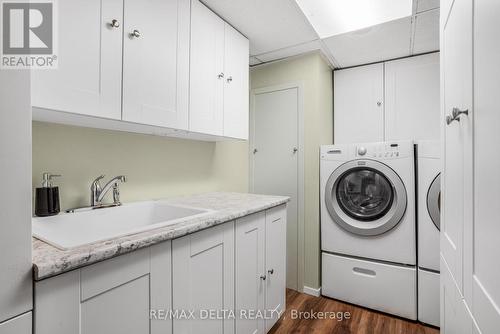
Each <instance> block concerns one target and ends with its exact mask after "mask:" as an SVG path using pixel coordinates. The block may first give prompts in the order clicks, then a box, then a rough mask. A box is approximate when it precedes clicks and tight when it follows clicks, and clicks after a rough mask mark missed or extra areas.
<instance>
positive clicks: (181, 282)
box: [0, 205, 286, 334]
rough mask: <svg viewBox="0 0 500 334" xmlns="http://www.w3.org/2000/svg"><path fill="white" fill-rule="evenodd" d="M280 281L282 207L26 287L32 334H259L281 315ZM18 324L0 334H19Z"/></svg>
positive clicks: (21, 333)
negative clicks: (30, 296)
mask: <svg viewBox="0 0 500 334" xmlns="http://www.w3.org/2000/svg"><path fill="white" fill-rule="evenodd" d="M285 281H286V206H285V205H281V206H279V207H275V208H272V209H268V210H266V211H262V212H258V213H255V214H253V215H250V216H247V217H243V218H241V219H238V220H237V221H236V223H235V222H234V221H232V222H227V223H224V224H221V225H218V226H215V227H212V228H209V229H206V230H203V231H200V232H196V233H193V234H189V235H186V236H184V237H181V238H178V239H175V240H172V241H166V242H163V243H160V244H157V245H154V246H151V247H149V248H143V249H139V250H136V251H134V252H131V253H128V254H125V255H121V256H118V257H115V258H112V259H109V260H106V261H102V262H99V263H96V264H93V265H90V266H87V267H83V268H81V269H77V270H73V271H70V272H67V273H63V274H61V275H58V276H55V277H51V278H48V279H44V280H41V281H37V282H35V289H34V291H35V299H34V322H33V324H34V331H35V333H37V334H142V333H144V334H146V333H150V334H169V333H170V334H171V333H180V334H185V333H193V334H195V333H196V334H197V333H204V334H212V333H213V334H222V333H224V334H230V333H234V332H235V331H236V332H237V333H265V332H267V331H269V329H271V327H272V326H273V325H274V324H275V323H276V321H277V320H278V318H279V316H280V315H281V314H282V312H283V311H284V309H285ZM235 303H236V304H235ZM240 311H243V312H242V313H240ZM240 316H243V317H246V318H247V319H245V320H240ZM29 317H30V319H31V314H30V315H29ZM249 318H253V319H255V320H249ZM13 320H14V319H13ZM27 323H29V324H30V325H31V320H30V321H29V322H26V321H24V322H19V323H17V322H16V323H15V324H8V323H3V324H0V334H11V333H16V334H18V333H19V334H24V333H26V334H28V333H29V332H30V331H29V332H28V331H24V330H23V328H24V327H25V325H26V324H27ZM14 325H15V326H17V327H14ZM23 326H24V327H23ZM29 329H31V327H29ZM12 330H14V331H12Z"/></svg>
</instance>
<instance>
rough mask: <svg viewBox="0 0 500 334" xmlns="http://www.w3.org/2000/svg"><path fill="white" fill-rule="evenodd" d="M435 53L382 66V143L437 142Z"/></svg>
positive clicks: (437, 55) (437, 92)
mask: <svg viewBox="0 0 500 334" xmlns="http://www.w3.org/2000/svg"><path fill="white" fill-rule="evenodd" d="M439 93H440V90H439V53H431V54H428V55H424V56H419V57H412V58H405V59H401V60H395V61H390V62H387V63H386V64H385V140H408V139H413V140H439V139H440V133H441V132H440V130H441V122H440V112H439V110H440V104H439Z"/></svg>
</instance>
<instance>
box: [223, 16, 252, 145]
mask: <svg viewBox="0 0 500 334" xmlns="http://www.w3.org/2000/svg"><path fill="white" fill-rule="evenodd" d="M224 40H225V43H224V60H225V64H224V76H225V78H224V80H225V86H224V136H225V137H233V138H238V139H248V112H249V92H248V85H249V63H248V62H249V57H248V55H249V53H250V51H249V43H248V39H247V38H246V37H245V36H243V35H241V34H240V33H239V32H238V31H236V30H235V29H234V28H233V27H231V26H230V25H229V24H227V23H226V24H225V39H224Z"/></svg>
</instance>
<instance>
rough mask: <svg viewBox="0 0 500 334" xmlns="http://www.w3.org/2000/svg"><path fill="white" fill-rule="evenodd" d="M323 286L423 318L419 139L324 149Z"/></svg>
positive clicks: (357, 301)
mask: <svg viewBox="0 0 500 334" xmlns="http://www.w3.org/2000/svg"><path fill="white" fill-rule="evenodd" d="M320 180H321V181H320V182H321V183H320V184H321V189H320V193H321V197H320V199H321V250H322V293H323V295H325V296H328V297H332V298H336V299H340V300H344V301H347V302H350V303H354V304H359V305H362V306H365V307H369V308H373V309H377V310H380V311H383V312H387V313H391V314H395V315H398V316H402V317H405V318H409V319H414V320H415V319H416V318H417V301H416V298H417V286H416V285H417V280H416V267H415V265H416V231H415V230H416V228H415V226H416V222H415V173H414V145H413V143H412V142H411V141H400V142H379V143H366V144H351V145H328V146H321V149H320Z"/></svg>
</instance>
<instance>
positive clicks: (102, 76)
mask: <svg viewBox="0 0 500 334" xmlns="http://www.w3.org/2000/svg"><path fill="white" fill-rule="evenodd" d="M58 12H59V15H58V20H59V21H58V26H59V28H60V29H59V30H58V53H57V57H58V68H57V69H55V70H47V71H32V72H31V75H32V104H33V106H34V107H39V108H46V109H53V110H60V111H66V112H72V113H79V114H85V115H92V116H98V117H105V118H112V119H120V118H121V77H122V24H123V0H65V1H59V2H58ZM113 20H116V22H117V24H119V27H113V26H111V22H112V21H113Z"/></svg>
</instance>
